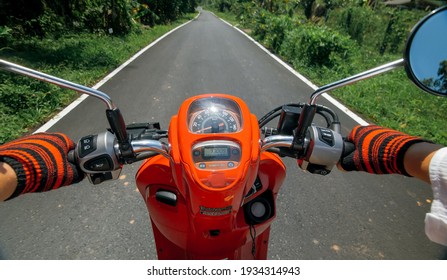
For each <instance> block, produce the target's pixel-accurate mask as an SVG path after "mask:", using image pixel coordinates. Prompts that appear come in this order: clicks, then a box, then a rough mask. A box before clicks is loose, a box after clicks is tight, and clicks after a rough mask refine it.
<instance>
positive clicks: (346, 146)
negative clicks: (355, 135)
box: [341, 141, 355, 159]
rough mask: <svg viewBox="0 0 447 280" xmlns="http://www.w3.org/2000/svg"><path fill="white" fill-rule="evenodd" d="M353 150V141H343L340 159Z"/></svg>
mask: <svg viewBox="0 0 447 280" xmlns="http://www.w3.org/2000/svg"><path fill="white" fill-rule="evenodd" d="M354 151H355V145H354V143H352V142H348V141H343V152H342V155H341V158H342V159H343V158H344V157H346V156H348V155H350V154H351V153H352V152H354Z"/></svg>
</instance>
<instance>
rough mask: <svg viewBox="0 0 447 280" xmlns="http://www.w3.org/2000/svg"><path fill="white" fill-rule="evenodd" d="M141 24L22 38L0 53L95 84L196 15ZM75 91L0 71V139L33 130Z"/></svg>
mask: <svg viewBox="0 0 447 280" xmlns="http://www.w3.org/2000/svg"><path fill="white" fill-rule="evenodd" d="M195 16H196V14H188V15H186V16H184V17H183V18H182V19H180V20H178V21H176V22H173V23H172V24H170V25H156V26H154V27H153V28H143V27H142V28H141V29H139V30H137V31H135V32H133V33H131V34H129V35H127V36H124V37H111V36H104V35H103V36H99V35H95V34H78V33H76V34H74V33H73V34H66V35H64V36H63V37H60V38H57V39H52V38H46V39H42V40H40V39H36V38H31V39H22V40H16V41H15V42H14V44H13V45H11V46H9V47H7V48H2V49H0V58H1V59H5V60H9V61H11V62H15V63H18V64H20V65H24V66H26V67H29V68H33V69H37V70H39V71H42V72H44V73H47V74H50V75H54V76H57V77H60V78H63V79H66V80H69V81H73V82H75V83H79V84H82V85H87V86H93V85H94V84H95V83H97V82H98V81H99V80H101V79H102V78H103V77H104V76H106V75H107V74H108V73H109V72H111V71H113V70H114V69H115V68H117V67H118V66H119V65H121V64H122V63H123V62H125V61H126V60H127V59H128V58H129V57H131V56H132V55H133V54H135V53H136V52H138V51H139V50H140V49H142V48H144V47H145V46H147V45H148V44H150V43H151V42H153V41H155V40H156V39H157V38H159V37H160V36H162V35H163V34H165V33H167V32H168V31H170V30H172V29H174V28H175V27H177V26H179V25H181V24H182V23H184V22H186V21H188V20H190V19H192V18H194V17H195ZM77 97H78V93H76V92H73V91H70V90H64V89H60V88H59V87H57V86H53V85H50V84H47V83H43V82H40V81H36V80H33V79H31V78H27V77H22V76H20V75H17V74H11V73H7V72H3V71H1V72H0V144H2V143H5V142H7V141H10V140H12V139H15V138H17V137H20V136H22V135H24V134H27V133H30V132H32V130H33V128H34V127H36V126H38V125H41V124H42V123H44V122H45V121H47V120H48V119H49V118H51V117H52V116H53V115H54V114H56V113H57V112H58V111H60V110H61V109H63V108H64V107H65V106H66V105H68V104H69V103H70V102H72V101H73V100H74V99H76V98H77Z"/></svg>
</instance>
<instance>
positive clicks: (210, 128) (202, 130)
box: [196, 123, 225, 133]
mask: <svg viewBox="0 0 447 280" xmlns="http://www.w3.org/2000/svg"><path fill="white" fill-rule="evenodd" d="M221 126H225V124H224V123H219V124H218V125H217V130H218V131H215V132H219V128H220V127H221ZM213 127H214V126H208V127H205V128H202V129H199V130H197V131H196V133H201V132H205V131H206V130H211V131H212V130H213Z"/></svg>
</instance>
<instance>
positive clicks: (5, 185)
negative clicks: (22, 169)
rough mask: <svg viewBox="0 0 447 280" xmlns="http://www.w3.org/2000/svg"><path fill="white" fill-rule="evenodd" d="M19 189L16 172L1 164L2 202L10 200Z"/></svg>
mask: <svg viewBox="0 0 447 280" xmlns="http://www.w3.org/2000/svg"><path fill="white" fill-rule="evenodd" d="M16 187H17V176H16V173H15V171H14V170H13V169H12V168H11V166H9V165H8V164H6V163H4V162H0V201H4V200H6V199H7V198H9V197H10V196H11V195H12V194H13V193H14V191H15V189H16Z"/></svg>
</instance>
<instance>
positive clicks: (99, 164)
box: [70, 131, 122, 185]
mask: <svg viewBox="0 0 447 280" xmlns="http://www.w3.org/2000/svg"><path fill="white" fill-rule="evenodd" d="M115 146H116V137H115V135H114V134H112V133H111V132H109V131H107V132H104V133H101V134H98V135H88V136H85V137H82V138H81V139H80V140H79V142H78V144H77V145H76V148H75V150H74V154H72V155H70V158H72V159H73V161H74V162H75V163H77V164H78V165H79V166H80V168H81V169H82V171H84V172H85V173H86V174H87V177H88V179H89V181H90V183H92V184H95V185H96V184H99V183H102V182H104V181H106V180H114V179H118V177H119V175H120V173H121V169H122V166H121V164H120V163H119V161H118V158H117V156H116V155H117V152H116V150H115Z"/></svg>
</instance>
